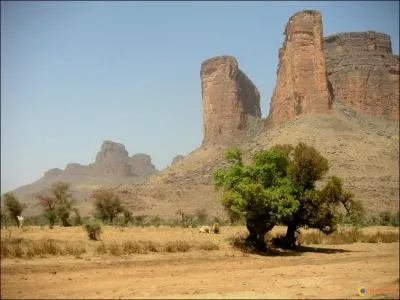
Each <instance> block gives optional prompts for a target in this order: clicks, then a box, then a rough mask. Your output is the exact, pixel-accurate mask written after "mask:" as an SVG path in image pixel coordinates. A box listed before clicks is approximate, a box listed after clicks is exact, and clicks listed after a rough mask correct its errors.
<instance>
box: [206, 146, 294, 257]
mask: <svg viewBox="0 0 400 300" xmlns="http://www.w3.org/2000/svg"><path fill="white" fill-rule="evenodd" d="M226 159H227V161H228V162H229V165H228V166H227V167H225V168H222V169H220V170H217V171H216V172H215V173H214V184H215V186H216V188H217V189H218V190H221V191H222V198H221V203H222V205H223V206H224V207H225V209H226V210H227V211H228V212H229V215H230V216H234V217H236V218H244V219H245V220H246V227H247V229H248V231H249V236H248V238H247V241H248V242H249V243H250V244H252V245H254V246H256V247H257V248H258V249H261V250H262V249H265V242H264V236H265V234H266V233H267V232H268V231H270V230H271V229H272V228H273V227H274V226H275V225H276V224H277V223H278V222H279V221H280V220H281V219H282V218H285V217H288V216H290V215H291V214H292V213H293V212H294V211H296V209H297V208H298V202H297V201H296V199H295V198H294V197H293V193H294V190H293V187H292V185H291V182H290V180H289V179H288V176H287V169H288V165H289V160H288V158H287V156H286V155H284V154H283V153H282V152H281V151H279V150H276V149H271V150H262V151H258V152H256V153H255V154H254V155H253V157H252V162H251V164H249V165H245V164H243V159H242V153H241V151H240V149H238V148H231V149H229V150H228V151H227V152H226Z"/></svg>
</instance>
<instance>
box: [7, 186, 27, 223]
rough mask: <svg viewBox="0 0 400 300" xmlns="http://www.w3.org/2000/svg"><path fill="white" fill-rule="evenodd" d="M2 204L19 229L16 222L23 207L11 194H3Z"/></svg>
mask: <svg viewBox="0 0 400 300" xmlns="http://www.w3.org/2000/svg"><path fill="white" fill-rule="evenodd" d="M4 204H5V206H6V208H7V210H8V213H9V214H10V217H11V218H12V219H13V220H14V221H15V223H16V224H17V226H18V227H19V226H20V223H19V221H18V216H20V215H21V213H22V211H23V210H24V205H23V204H22V203H21V202H19V201H18V199H17V198H16V197H15V196H14V194H13V193H5V194H4Z"/></svg>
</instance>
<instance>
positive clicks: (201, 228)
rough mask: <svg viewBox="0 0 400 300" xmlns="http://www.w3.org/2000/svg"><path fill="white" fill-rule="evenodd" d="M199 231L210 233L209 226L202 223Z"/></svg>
mask: <svg viewBox="0 0 400 300" xmlns="http://www.w3.org/2000/svg"><path fill="white" fill-rule="evenodd" d="M199 232H200V233H211V227H210V226H205V225H203V226H201V227H200V230H199Z"/></svg>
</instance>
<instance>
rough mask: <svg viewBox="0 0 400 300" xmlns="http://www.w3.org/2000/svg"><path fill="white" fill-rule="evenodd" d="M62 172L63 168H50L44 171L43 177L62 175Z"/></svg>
mask: <svg viewBox="0 0 400 300" xmlns="http://www.w3.org/2000/svg"><path fill="white" fill-rule="evenodd" d="M62 172H63V170H61V169H59V168H54V169H50V170H48V171H46V172H44V175H43V177H45V178H53V177H55V176H58V175H60V174H61V173H62Z"/></svg>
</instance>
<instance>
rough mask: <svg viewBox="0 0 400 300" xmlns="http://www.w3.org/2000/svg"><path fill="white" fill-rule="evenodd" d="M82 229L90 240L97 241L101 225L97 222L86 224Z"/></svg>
mask: <svg viewBox="0 0 400 300" xmlns="http://www.w3.org/2000/svg"><path fill="white" fill-rule="evenodd" d="M84 228H85V230H86V232H87V234H88V236H89V238H90V239H91V240H94V241H98V240H99V239H100V234H101V224H100V223H99V222H95V221H92V222H88V223H86V224H85V225H84Z"/></svg>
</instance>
